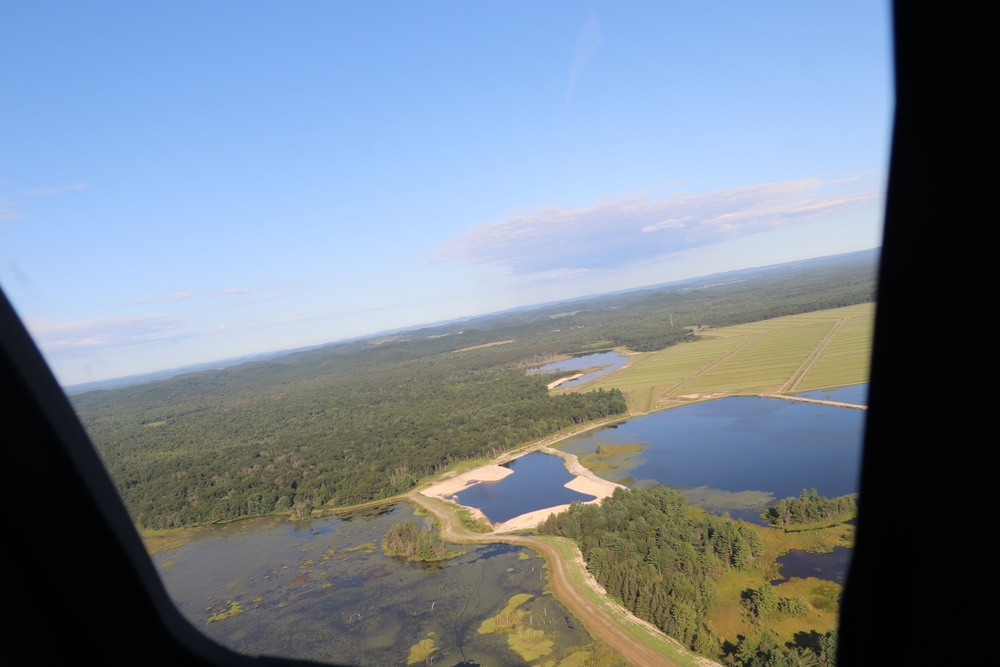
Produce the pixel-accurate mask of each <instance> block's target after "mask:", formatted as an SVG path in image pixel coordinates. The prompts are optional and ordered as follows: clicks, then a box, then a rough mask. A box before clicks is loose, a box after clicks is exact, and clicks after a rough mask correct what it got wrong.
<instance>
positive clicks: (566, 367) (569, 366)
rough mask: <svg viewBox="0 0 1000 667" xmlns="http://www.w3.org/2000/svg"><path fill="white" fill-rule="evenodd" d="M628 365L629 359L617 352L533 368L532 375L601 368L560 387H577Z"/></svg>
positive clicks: (597, 354)
mask: <svg viewBox="0 0 1000 667" xmlns="http://www.w3.org/2000/svg"><path fill="white" fill-rule="evenodd" d="M627 363H628V357H626V356H625V355H623V354H619V353H617V352H598V353H596V354H585V355H583V356H580V357H573V358H572V359H565V360H563V361H555V362H552V363H551V364H545V365H544V366H539V367H538V368H532V369H531V372H532V373H555V372H558V371H564V372H570V373H572V374H575V372H576V371H581V370H583V369H585V368H594V367H596V366H600V367H601V368H599V369H598V370H595V371H592V372H590V373H587V374H585V375H583V376H581V377H578V378H577V379H575V380H567V381H566V382H563V383H562V384H560V385H559V386H560V387H574V386H576V385H581V384H584V383H585V382H590V381H591V380H593V379H594V378H598V377H601V376H602V375H606V374H608V373H610V372H611V371H614V370H618V369H619V368H621V367H622V366H624V365H625V364H627Z"/></svg>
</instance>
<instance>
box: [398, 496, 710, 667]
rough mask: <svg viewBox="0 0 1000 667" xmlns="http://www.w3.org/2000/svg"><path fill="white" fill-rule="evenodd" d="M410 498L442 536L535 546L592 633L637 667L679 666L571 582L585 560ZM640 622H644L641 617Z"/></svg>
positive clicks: (557, 588)
mask: <svg viewBox="0 0 1000 667" xmlns="http://www.w3.org/2000/svg"><path fill="white" fill-rule="evenodd" d="M406 498H407V499H408V500H409V501H410V502H412V503H414V504H416V505H419V506H420V507H423V508H424V509H426V510H427V511H428V512H430V513H432V514H433V515H434V516H436V517H437V519H438V521H439V524H440V531H441V536H442V537H443V538H445V539H446V540H449V541H453V542H459V543H490V542H493V543H495V542H506V543H508V544H518V545H521V546H526V547H530V548H531V549H534V550H535V551H537V552H538V553H540V554H541V555H542V556H543V557H544V558H545V561H546V562H547V563H548V565H549V574H550V577H551V585H552V590H553V593H554V594H555V595H556V597H557V598H558V599H559V601H560V602H562V603H563V605H565V606H566V608H567V609H568V610H569V611H570V612H571V613H572V614H573V615H574V616H576V617H577V618H578V619H580V622H582V623H583V625H584V626H585V627H586V628H587V630H588V631H589V632H590V633H591V635H593V636H594V637H595V638H597V639H599V640H600V641H602V642H604V643H605V644H607V645H608V646H610V647H611V648H612V649H614V650H615V651H617V652H618V653H619V654H620V655H621V656H622V657H623V658H624V659H625V660H627V661H628V662H629V663H630V664H632V665H636V666H637V667H638V666H641V667H646V666H649V667H654V666H663V667H678V665H677V663H675V662H673V661H672V660H669V659H668V658H667V657H666V656H664V655H663V654H661V653H659V652H657V651H656V650H654V649H653V648H651V647H649V646H646V645H645V644H642V643H640V642H639V641H638V639H636V638H635V637H633V636H632V633H631V632H629V631H628V628H626V627H623V624H622V621H624V620H625V614H626V612H624V610H622V612H623V613H622V618H621V619H616V618H614V617H613V615H612V614H610V613H608V612H607V611H605V610H604V609H602V608H600V607H596V606H595V605H593V604H592V603H591V602H589V601H588V600H587V599H586V598H585V597H584V596H583V595H582V594H581V593H580V592H579V591H578V590H577V589H576V587H575V586H574V585H573V583H572V582H571V581H570V578H569V572H568V568H570V567H579V568H582V567H583V562H582V560H581V561H579V562H578V563H566V562H565V561H564V559H563V558H562V557H561V556H560V554H559V552H558V551H557V549H556V548H555V546H553V545H552V544H551V543H549V542H547V541H546V540H543V539H540V538H536V537H528V536H524V535H497V534H481V533H474V532H472V531H470V530H468V529H467V528H466V527H465V526H463V525H462V524H461V522H460V521H459V520H458V517H457V515H456V514H455V512H454V510H453V509H452V506H450V505H449V504H448V503H446V502H445V501H442V500H438V499H436V498H427V497H426V496H423V495H421V494H420V493H418V492H416V491H412V492H410V493H408V494H406ZM602 594H603V592H602ZM636 621H637V622H639V623H641V621H638V619H636ZM705 663H706V664H708V665H713V664H715V663H713V662H711V661H709V660H706V661H705Z"/></svg>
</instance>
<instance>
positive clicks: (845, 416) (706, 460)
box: [512, 396, 865, 523]
mask: <svg viewBox="0 0 1000 667" xmlns="http://www.w3.org/2000/svg"><path fill="white" fill-rule="evenodd" d="M864 415H865V413H864V411H862V410H852V409H849V408H839V407H831V406H825V405H817V404H811V403H802V402H792V401H783V400H779V399H769V398H756V397H746V396H742V397H731V398H724V399H720V400H715V401H707V402H704V403H697V404H692V405H687V406H683V407H679V408H675V409H672V410H666V411H663V412H657V413H653V414H649V415H646V416H643V417H639V418H636V419H630V420H628V421H626V422H622V423H620V424H617V425H614V426H609V427H604V428H601V429H598V430H595V431H590V432H588V433H585V434H583V435H579V436H575V437H573V438H570V439H568V440H565V441H563V442H562V443H560V444H559V445H558V446H559V448H560V449H562V450H563V451H566V452H569V453H572V454H576V455H577V456H579V457H581V459H582V460H583V462H584V463H589V464H590V465H591V467H592V468H594V469H595V470H596V471H597V473H598V474H599V475H601V476H602V477H604V478H606V479H609V480H611V481H615V482H619V483H622V484H626V485H628V486H630V487H634V488H635V487H645V486H650V485H653V484H665V485H668V486H671V487H675V488H677V489H678V490H680V491H682V492H683V493H684V494H685V496H687V498H688V500H689V501H690V502H692V503H694V504H696V505H701V506H702V507H705V508H706V509H709V510H710V511H713V512H719V513H721V512H723V511H728V512H730V513H732V514H733V516H738V517H739V518H744V519H747V520H752V521H755V522H758V523H759V522H760V518H759V516H758V514H759V512H760V511H761V508H762V507H763V505H765V504H766V503H767V502H770V501H772V500H775V499H780V498H786V497H790V496H797V495H798V494H799V492H800V491H801V490H802V489H803V488H807V489H811V488H816V489H817V490H818V491H819V493H820V494H822V495H825V496H839V495H844V494H848V493H855V492H857V490H858V466H859V461H860V451H861V436H862V428H863V424H864ZM621 445H631V447H621ZM512 477H513V475H512Z"/></svg>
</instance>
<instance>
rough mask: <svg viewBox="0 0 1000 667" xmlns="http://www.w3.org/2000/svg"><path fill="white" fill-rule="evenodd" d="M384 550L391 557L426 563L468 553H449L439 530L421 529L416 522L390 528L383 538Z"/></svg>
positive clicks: (398, 524)
mask: <svg viewBox="0 0 1000 667" xmlns="http://www.w3.org/2000/svg"><path fill="white" fill-rule="evenodd" d="M382 550H383V551H385V553H386V555H389V556H401V557H403V558H406V559H407V560H422V561H424V562H434V561H439V560H447V559H449V558H455V557H456V556H461V555H463V554H465V553H466V552H465V551H449V550H448V547H447V546H445V543H444V540H442V539H441V536H440V535H439V534H438V531H437V530H435V529H433V528H427V527H424V528H421V527H420V526H418V525H417V522H416V521H404V522H403V523H397V524H395V525H394V526H393V527H392V528H390V529H389V532H388V533H386V534H385V537H384V538H382Z"/></svg>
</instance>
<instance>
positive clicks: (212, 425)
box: [72, 251, 878, 528]
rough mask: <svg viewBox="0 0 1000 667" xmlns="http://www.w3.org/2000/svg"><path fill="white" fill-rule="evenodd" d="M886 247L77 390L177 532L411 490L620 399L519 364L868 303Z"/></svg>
mask: <svg viewBox="0 0 1000 667" xmlns="http://www.w3.org/2000/svg"><path fill="white" fill-rule="evenodd" d="M877 257H878V255H877V251H866V252H862V253H852V254H850V255H844V256H839V257H833V258H821V259H817V260H810V261H808V262H799V263H795V264H788V265H780V266H776V267H768V268H764V269H753V270H746V271H740V272H734V273H731V274H725V275H723V276H710V277H707V278H702V279H698V280H691V281H686V282H683V283H677V284H672V285H663V286H659V287H655V288H647V289H642V290H635V291H631V292H625V293H619V294H612V295H604V296H599V297H592V298H589V299H577V300H572V301H567V302H561V303H558V304H548V305H544V306H539V307H536V308H526V309H520V310H516V311H511V312H506V313H500V314H495V315H489V316H484V317H478V318H474V319H469V320H466V321H463V322H452V323H448V324H442V325H437V326H431V327H424V328H419V329H413V330H408V331H399V332H395V333H390V334H382V335H379V336H373V337H371V338H367V339H363V340H355V341H351V342H346V343H339V344H332V345H328V346H324V347H321V348H317V349H313V350H308V351H303V352H296V353H290V354H287V355H285V356H276V357H273V358H271V359H269V360H267V361H257V362H251V363H246V364H243V365H238V366H233V367H231V368H223V369H219V370H211V371H202V372H197V373H189V374H185V375H179V376H176V377H173V378H170V379H167V380H161V381H157V382H150V383H146V384H139V385H134V386H127V387H123V388H120V389H114V390H97V391H88V392H86V393H80V394H77V395H74V396H72V400H73V403H74V406H75V408H76V410H77V412H78V414H79V416H80V418H81V421H82V422H83V424H84V426H85V427H86V428H87V430H88V432H89V433H90V435H91V437H92V439H93V441H94V443H95V445H96V447H97V449H98V451H99V453H100V455H101V456H102V458H103V460H104V461H105V463H106V465H107V467H108V470H109V472H110V474H111V476H112V479H113V480H114V482H115V484H116V485H117V487H118V489H119V491H120V492H121V494H122V497H123V498H124V500H125V504H126V506H127V507H128V509H129V511H130V512H131V514H132V517H133V519H134V520H135V521H136V523H137V524H138V525H139V526H141V527H150V528H167V527H172V526H181V525H190V524H195V523H204V522H213V521H222V520H229V519H235V518H239V517H245V516H253V515H260V514H269V513H274V512H282V513H288V514H290V515H292V516H293V517H303V516H308V515H309V513H310V512H311V511H312V510H313V509H316V508H320V507H323V506H345V505H351V504H355V503H359V502H364V501H369V500H378V499H383V498H387V497H390V496H393V495H395V494H398V493H401V492H404V491H407V490H409V489H411V488H413V486H414V485H415V484H416V483H417V481H418V480H419V479H420V478H421V477H423V476H426V475H430V474H433V473H435V472H438V471H440V470H442V469H443V468H445V467H447V466H448V465H450V464H452V463H454V462H456V461H460V460H465V459H473V458H480V457H485V456H495V455H498V454H501V453H503V452H506V451H509V450H511V449H513V448H515V447H517V446H518V445H520V444H523V443H525V442H528V441H531V440H534V439H537V438H540V437H543V436H546V435H549V434H552V433H555V432H557V431H559V430H561V429H564V428H567V427H570V426H573V425H576V424H583V423H586V422H589V421H592V420H596V419H603V418H608V417H613V416H615V415H620V414H622V413H624V411H625V410H626V405H625V400H624V397H623V396H622V394H621V393H620V392H618V391H598V392H588V393H572V394H563V395H556V396H550V395H549V394H548V392H547V390H546V384H547V383H548V382H551V381H552V380H553V379H554V376H552V375H540V374H526V373H525V369H527V368H529V367H531V366H532V365H537V364H539V363H542V362H544V361H548V360H551V359H553V358H559V357H561V356H565V355H570V354H579V353H586V352H592V351H598V350H606V349H610V348H613V347H624V348H627V349H630V350H635V351H640V350H654V349H662V348H663V347H666V346H668V345H673V344H675V343H677V342H679V341H682V340H692V339H693V338H695V337H696V336H697V332H698V330H699V329H700V328H702V327H706V326H724V325H728V324H736V323H740V322H745V321H751V320H757V319H764V318H768V317H776V316H779V315H788V314H794V313H799V312H807V311H811V310H817V309H822V308H832V307H836V306H846V305H852V304H855V303H862V302H867V301H871V300H873V298H874V293H875V267H876V263H877Z"/></svg>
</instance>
